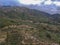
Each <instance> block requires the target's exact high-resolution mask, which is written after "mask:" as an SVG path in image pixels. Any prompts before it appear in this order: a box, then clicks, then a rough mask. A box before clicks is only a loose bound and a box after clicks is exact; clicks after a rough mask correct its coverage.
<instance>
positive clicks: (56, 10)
mask: <svg viewBox="0 0 60 45" xmlns="http://www.w3.org/2000/svg"><path fill="white" fill-rule="evenodd" d="M24 7H28V8H31V9H36V10H39V11H43V12H46V13H49V14H56V13H58V14H60V13H59V12H60V9H59V8H60V7H59V6H56V5H54V4H51V5H44V4H41V5H26V6H24Z"/></svg>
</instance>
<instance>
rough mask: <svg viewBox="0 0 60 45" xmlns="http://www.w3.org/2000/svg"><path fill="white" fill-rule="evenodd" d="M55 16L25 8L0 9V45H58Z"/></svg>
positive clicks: (57, 24) (58, 28)
mask: <svg viewBox="0 0 60 45" xmlns="http://www.w3.org/2000/svg"><path fill="white" fill-rule="evenodd" d="M56 16H57V18H55V17H56ZM56 16H55V15H50V14H48V13H45V12H41V11H38V10H33V9H28V8H25V7H10V6H9V7H7V6H4V7H0V45H60V35H59V34H60V22H59V20H58V17H59V16H58V15H56Z"/></svg>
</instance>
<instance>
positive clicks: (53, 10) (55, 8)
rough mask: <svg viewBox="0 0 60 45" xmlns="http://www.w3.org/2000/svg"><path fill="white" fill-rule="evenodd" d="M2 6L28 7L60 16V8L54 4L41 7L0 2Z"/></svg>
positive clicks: (9, 0) (8, 0) (7, 1)
mask: <svg viewBox="0 0 60 45" xmlns="http://www.w3.org/2000/svg"><path fill="white" fill-rule="evenodd" d="M0 6H22V7H27V8H30V9H36V10H39V11H43V12H47V13H49V14H56V13H58V14H60V7H59V6H56V5H54V4H51V5H44V4H43V3H42V4H41V5H33V4H31V5H24V4H21V3H19V2H18V1H16V0H5V1H4V0H0Z"/></svg>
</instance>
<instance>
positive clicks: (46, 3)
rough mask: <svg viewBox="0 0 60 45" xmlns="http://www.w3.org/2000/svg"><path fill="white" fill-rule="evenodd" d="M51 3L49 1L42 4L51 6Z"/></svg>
mask: <svg viewBox="0 0 60 45" xmlns="http://www.w3.org/2000/svg"><path fill="white" fill-rule="evenodd" d="M52 3H53V2H52V1H51V0H47V1H45V2H44V4H45V5H51V4H52Z"/></svg>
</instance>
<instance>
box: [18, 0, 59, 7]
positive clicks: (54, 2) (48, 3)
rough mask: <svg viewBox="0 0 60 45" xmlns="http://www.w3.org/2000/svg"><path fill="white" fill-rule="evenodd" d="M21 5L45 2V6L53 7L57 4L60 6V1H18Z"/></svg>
mask: <svg viewBox="0 0 60 45" xmlns="http://www.w3.org/2000/svg"><path fill="white" fill-rule="evenodd" d="M18 1H19V2H20V3H23V4H27V5H29V4H34V5H35V4H41V3H42V2H44V4H45V5H51V4H55V5H56V6H60V1H58V0H54V1H52V0H18Z"/></svg>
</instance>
